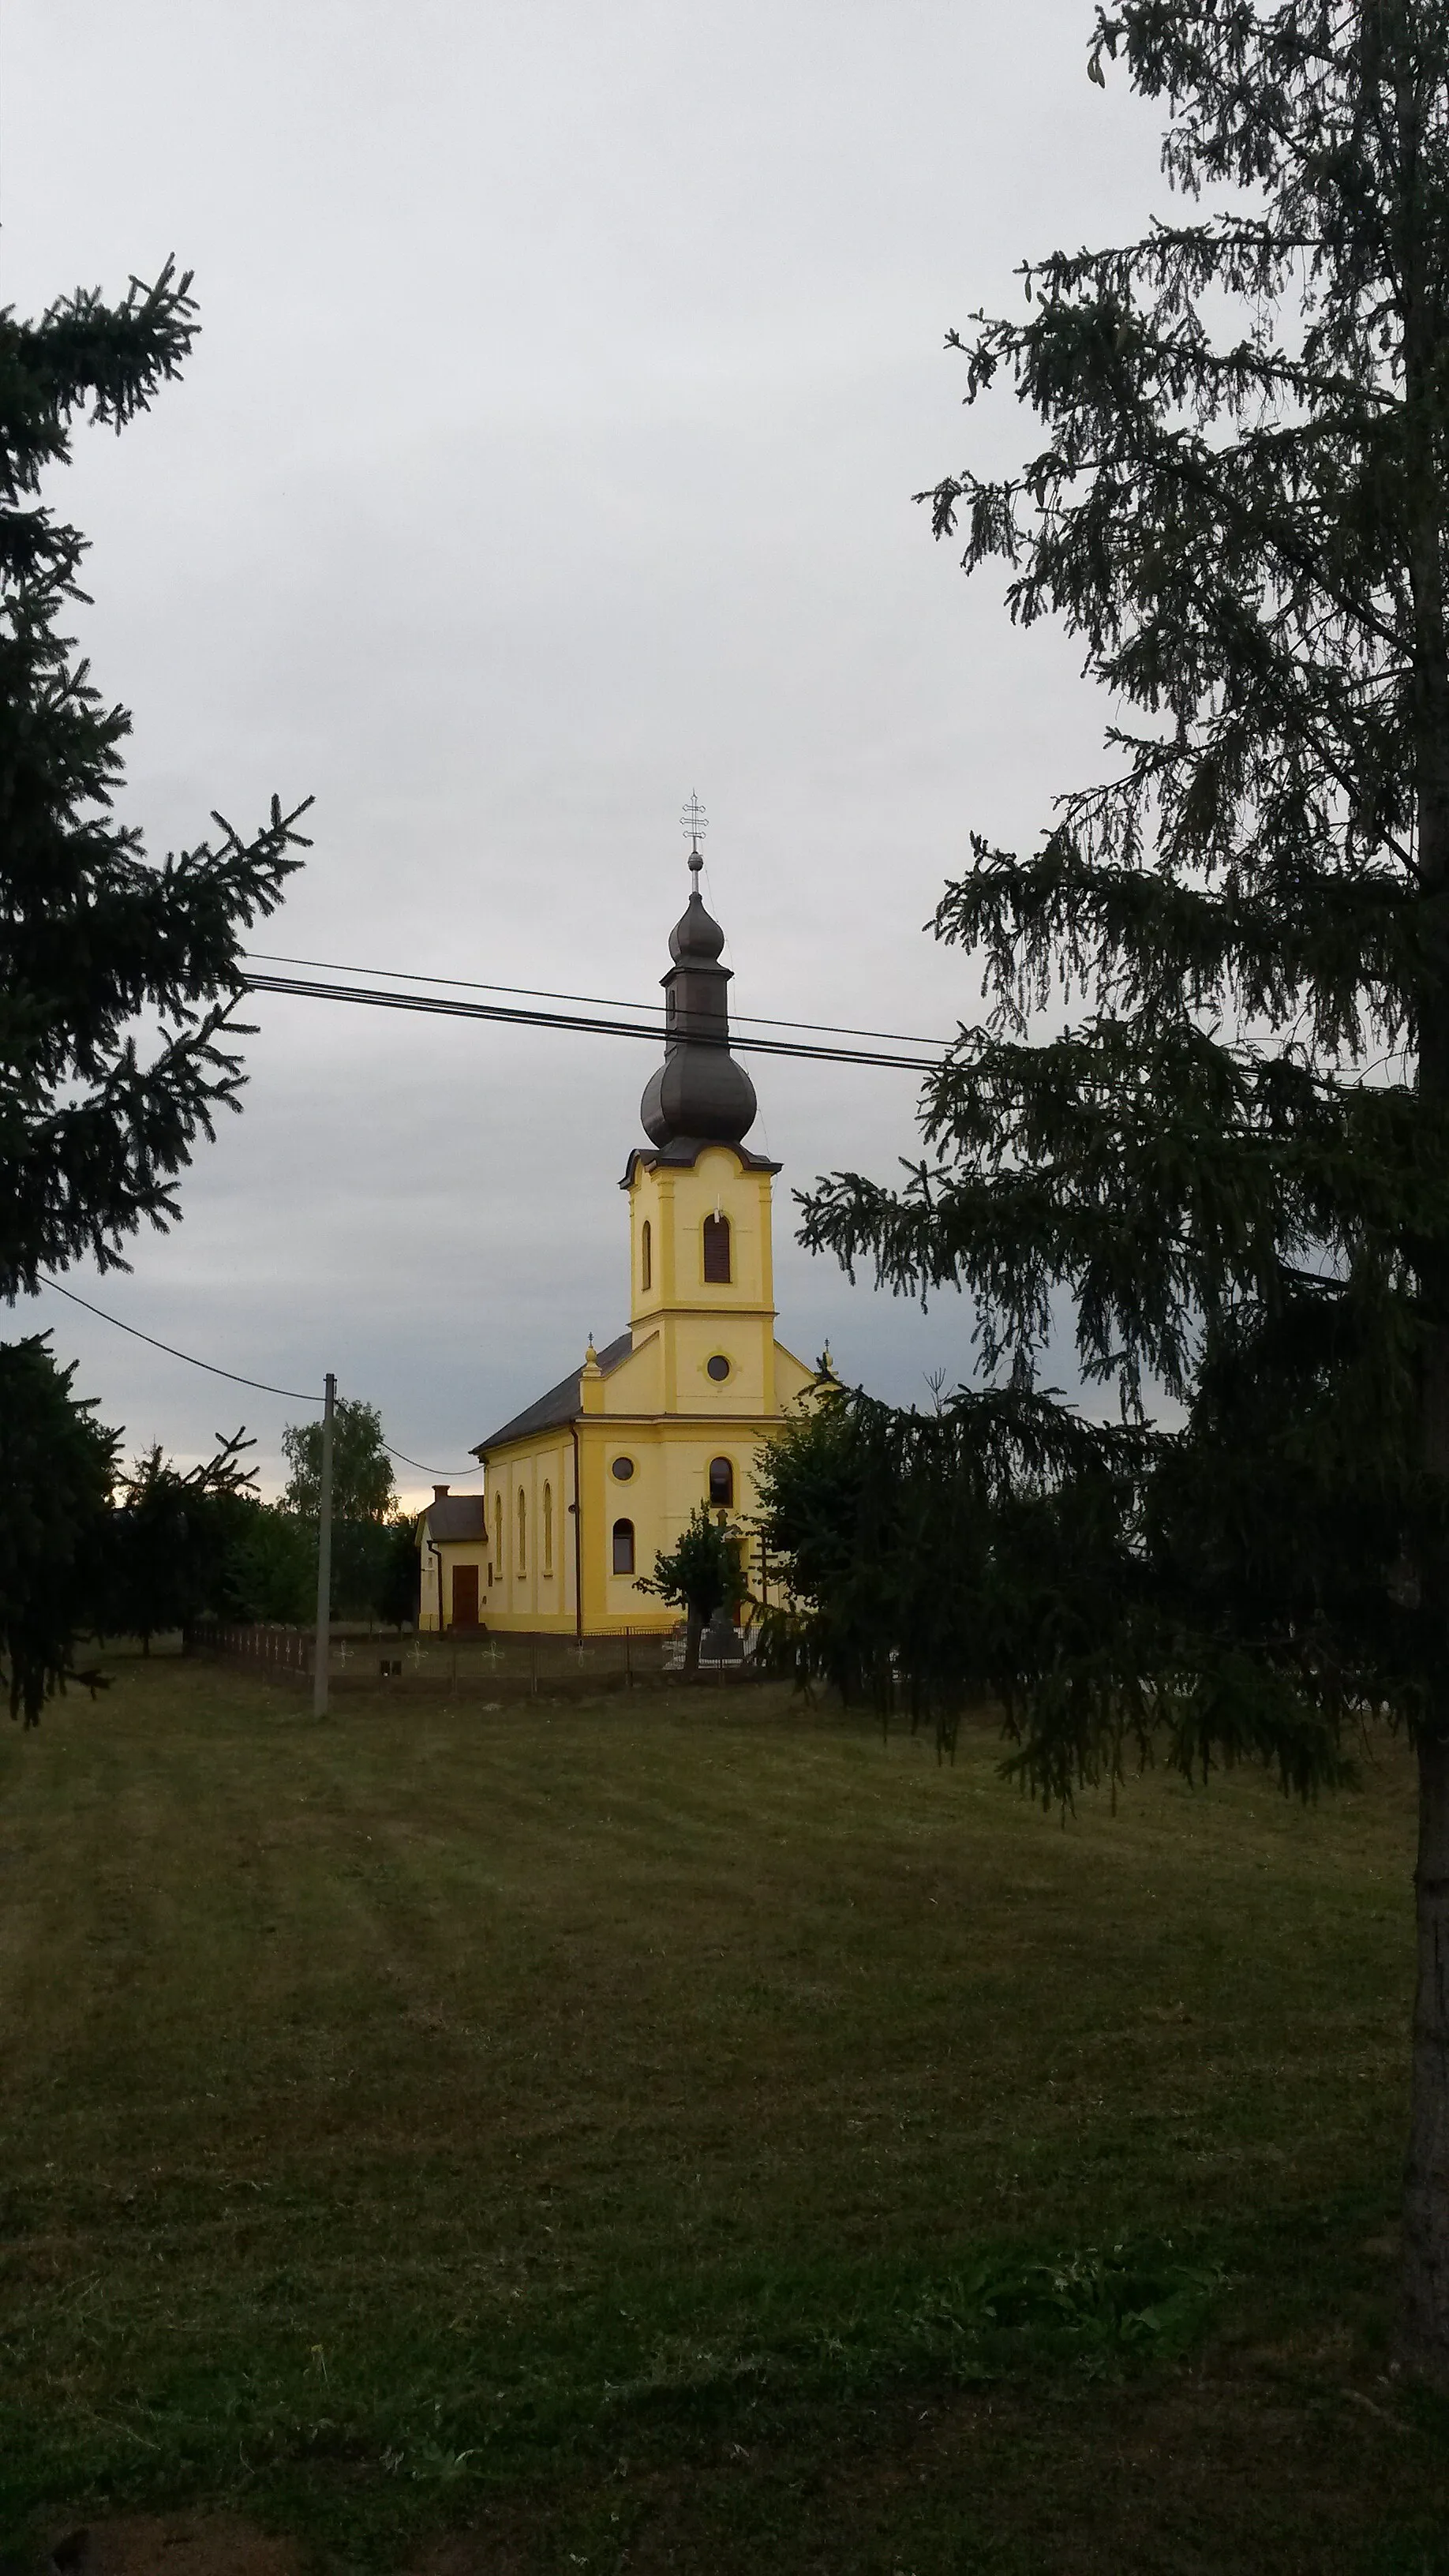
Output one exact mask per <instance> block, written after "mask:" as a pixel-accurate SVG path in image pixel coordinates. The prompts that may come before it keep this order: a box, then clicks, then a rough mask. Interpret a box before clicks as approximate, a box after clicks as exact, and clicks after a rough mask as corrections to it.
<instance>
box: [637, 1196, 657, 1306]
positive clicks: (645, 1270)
mask: <svg viewBox="0 0 1449 2576" xmlns="http://www.w3.org/2000/svg"><path fill="white" fill-rule="evenodd" d="M639 1285H640V1287H641V1288H642V1289H643V1291H644V1294H645V1296H646V1297H647V1296H648V1294H649V1291H650V1289H651V1288H652V1287H653V1285H654V1228H653V1226H652V1225H651V1224H650V1222H649V1219H648V1218H647V1216H646V1218H645V1219H644V1227H643V1231H642V1233H641V1234H640V1237H639Z"/></svg>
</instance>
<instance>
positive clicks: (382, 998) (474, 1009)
mask: <svg viewBox="0 0 1449 2576" xmlns="http://www.w3.org/2000/svg"><path fill="white" fill-rule="evenodd" d="M245 982H246V988H247V990H248V992H252V993H292V994H296V995H298V996H300V997H301V998H303V999H305V1000H308V1001H314V1002H355V1003H363V1004H369V1005H371V1007H372V1008H373V1009H375V1010H389V1011H422V1012H426V1013H428V1014H429V1015H430V1016H433V1017H436V1018H440V1019H454V1020H500V1021H503V1022H505V1023H506V1024H507V1025H509V1026H510V1027H515V1028H542V1029H571V1030H573V1031H575V1032H577V1033H580V1034H582V1035H586V1036H597V1037H615V1038H642V1039H643V1040H645V1042H646V1043H647V1044H648V1045H650V1046H658V1044H659V1042H660V1038H661V1036H662V1037H664V1038H666V1039H667V1038H670V1037H673V1036H680V1037H687V1038H688V1041H689V1043H690V1044H691V1045H693V1046H715V1047H722V1048H725V1049H728V1048H730V1047H733V1048H734V1049H735V1050H736V1052H739V1053H745V1052H748V1053H750V1054H754V1055H776V1056H795V1057H798V1058H804V1059H805V1060H806V1061H808V1062H810V1063H813V1064H859V1065H866V1066H869V1067H871V1068H873V1069H875V1070H882V1069H883V1070H885V1071H888V1072H898V1073H929V1072H930V1071H931V1065H932V1059H931V1058H930V1057H928V1056H924V1055H882V1054H879V1053H877V1052H875V1051H874V1050H867V1049H866V1048H864V1047H832V1046H804V1045H801V1044H800V1043H799V1041H798V1040H796V1039H793V1038H760V1037H739V1036H737V1035H735V1034H733V1033H731V1034H730V1035H728V1036H713V1035H710V1034H708V1033H704V1032H700V1031H697V1030H693V1029H670V1028H668V1027H664V1028H662V1029H661V1028H659V1027H657V1026H651V1027H647V1028H646V1027H642V1026H640V1025H638V1024H636V1023H634V1022H631V1021H628V1020H601V1019H596V1018H594V1017H592V1016H586V1015H585V1014H584V1013H583V1012H577V1011H531V1010H525V1009H523V1008H522V1007H517V1006H514V1005H511V1004H508V1003H504V1002H456V1001H451V1000H445V999H444V998H443V997H442V996H441V995H439V994H436V993H392V992H388V991H387V990H386V989H385V987H383V986H380V985H367V984H318V983H313V982H310V981H306V980H304V979H303V978H302V977H300V976H296V975H258V974H256V973H255V972H254V971H253V970H252V969H250V968H248V970H247V974H246V978H245ZM911 1043H913V1044H914V1043H916V1041H914V1040H913V1041H911Z"/></svg>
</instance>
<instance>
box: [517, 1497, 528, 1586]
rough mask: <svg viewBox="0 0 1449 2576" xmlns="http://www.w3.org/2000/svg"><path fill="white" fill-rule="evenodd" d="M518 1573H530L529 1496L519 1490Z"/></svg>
mask: <svg viewBox="0 0 1449 2576" xmlns="http://www.w3.org/2000/svg"><path fill="white" fill-rule="evenodd" d="M518 1571H519V1573H520V1574H526V1573H527V1572H528V1496H527V1495H526V1494H525V1492H524V1490H523V1487H522V1486H521V1485H520V1486H519V1488H518Z"/></svg>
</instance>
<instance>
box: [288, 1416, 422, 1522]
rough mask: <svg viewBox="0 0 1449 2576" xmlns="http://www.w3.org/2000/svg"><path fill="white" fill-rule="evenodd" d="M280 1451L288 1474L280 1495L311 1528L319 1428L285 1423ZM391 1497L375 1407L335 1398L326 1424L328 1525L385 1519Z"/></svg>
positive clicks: (317, 1502) (317, 1498)
mask: <svg viewBox="0 0 1449 2576" xmlns="http://www.w3.org/2000/svg"><path fill="white" fill-rule="evenodd" d="M282 1449H283V1453H284V1455H285V1456H286V1458H287V1461H288V1463H289V1465H290V1467H291V1470H292V1473H291V1475H290V1477H289V1478H288V1480H287V1489H286V1494H285V1496H284V1500H285V1502H286V1505H287V1508H288V1510H289V1511H294V1512H300V1513H301V1515H302V1518H303V1519H304V1520H310V1521H312V1522H313V1523H314V1524H315V1522H316V1519H317V1515H318V1512H319V1510H320V1508H321V1491H322V1425H321V1423H320V1422H289V1423H288V1425H287V1428H286V1430H285V1431H284V1432H283V1433H282ZM394 1492H395V1487H394V1482H393V1472H392V1461H391V1459H390V1458H389V1456H388V1454H387V1450H386V1447H385V1446H384V1443H383V1437H382V1416H381V1414H380V1413H379V1412H378V1410H377V1407H376V1405H373V1404H364V1403H363V1402H361V1400H360V1399H356V1398H349V1397H347V1396H345V1395H344V1396H340V1397H339V1398H338V1401H337V1404H336V1407H335V1409H334V1413H333V1421H332V1515H333V1518H334V1520H336V1521H382V1520H386V1518H387V1515H388V1513H389V1512H390V1510H391V1509H392V1504H393V1496H394Z"/></svg>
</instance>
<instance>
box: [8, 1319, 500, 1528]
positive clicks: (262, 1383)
mask: <svg viewBox="0 0 1449 2576" xmlns="http://www.w3.org/2000/svg"><path fill="white" fill-rule="evenodd" d="M41 1277H42V1279H43V1280H44V1282H45V1285H46V1287H47V1288H53V1289H54V1290H55V1293H56V1295H57V1296H58V1297H68V1298H69V1299H70V1302H71V1304H72V1305H73V1306H84V1308H85V1310H86V1313H87V1314H88V1315H96V1316H98V1317H99V1318H100V1321H101V1322H102V1323H103V1324H114V1326H115V1328H116V1331H117V1332H118V1333H129V1334H130V1335H131V1337H132V1339H133V1340H134V1341H138V1342H149V1343H150V1345H151V1348H152V1350H153V1351H164V1352H165V1353H166V1356H167V1358H168V1359H172V1360H184V1361H185V1362H186V1365H187V1367H188V1368H198V1369H205V1371H206V1373H207V1375H208V1377H224V1378H227V1379H229V1380H230V1382H231V1384H232V1385H233V1386H250V1387H254V1388H255V1389H256V1391H257V1393H258V1394H259V1395H281V1396H285V1397H286V1399H287V1402H288V1403H289V1404H310V1405H311V1406H313V1407H314V1409H316V1410H318V1411H320V1409H321V1406H322V1403H323V1398H322V1397H321V1396H320V1395H317V1394H315V1393H314V1394H311V1395H305V1394H304V1393H303V1391H302V1389H301V1388H300V1387H296V1386H270V1385H268V1383H267V1380H266V1379H265V1378H261V1377H243V1376H242V1374H241V1371H240V1370H239V1369H227V1368H222V1367H220V1366H219V1364H218V1363H217V1361H215V1360H199V1359H198V1358H197V1356H196V1353H195V1352H194V1351H179V1350H178V1349H177V1347H176V1345H175V1343H174V1342H163V1341H158V1339H157V1337H156V1335H155V1334H154V1333H143V1332H142V1330H141V1327H140V1325H139V1324H127V1323H125V1322H124V1321H123V1320H122V1318H121V1317H120V1316H119V1315H108V1314H107V1312H106V1310H105V1308H104V1306H96V1305H93V1304H92V1303H91V1300H90V1298H89V1297H81V1296H78V1295H77V1294H76V1291H75V1290H74V1288H65V1287H62V1285H61V1283H60V1281H59V1280H58V1279H52V1277H51V1275H50V1273H49V1271H48V1270H46V1271H42V1272H41ZM378 1447H379V1448H380V1449H385V1450H386V1451H387V1454H388V1456H389V1458H396V1459H398V1460H399V1461H400V1462H401V1464H402V1465H403V1466H404V1467H416V1469H417V1471H418V1473H419V1475H420V1476H447V1477H448V1478H449V1479H450V1480H451V1479H452V1478H453V1477H454V1476H481V1475H482V1473H483V1470H482V1468H481V1466H474V1467H428V1466H425V1465H424V1463H423V1461H422V1459H421V1458H410V1457H409V1456H408V1454H407V1451H406V1450H405V1449H394V1448H393V1446H392V1444H391V1442H390V1441H387V1440H381V1441H379V1442H378Z"/></svg>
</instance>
